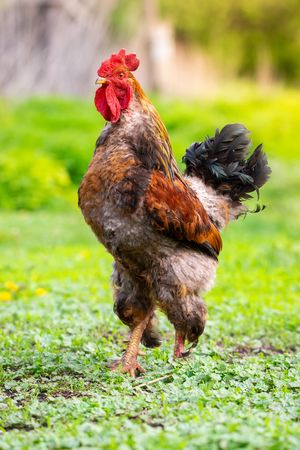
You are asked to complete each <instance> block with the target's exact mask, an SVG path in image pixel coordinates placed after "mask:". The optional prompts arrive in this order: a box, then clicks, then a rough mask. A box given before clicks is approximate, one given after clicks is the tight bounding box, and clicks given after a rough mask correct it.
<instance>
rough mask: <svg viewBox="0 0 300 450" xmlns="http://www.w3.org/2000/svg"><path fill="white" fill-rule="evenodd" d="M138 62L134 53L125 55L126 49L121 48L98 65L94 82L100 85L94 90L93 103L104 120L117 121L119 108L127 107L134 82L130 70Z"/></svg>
mask: <svg viewBox="0 0 300 450" xmlns="http://www.w3.org/2000/svg"><path fill="white" fill-rule="evenodd" d="M139 64H140V62H139V60H138V58H137V57H136V55H135V54H134V53H129V54H127V55H126V51H125V50H124V49H121V50H120V51H119V52H118V53H116V54H115V53H114V54H112V55H111V56H110V58H108V59H107V60H105V61H103V63H102V64H101V66H100V67H99V69H98V71H97V73H98V75H99V78H97V80H96V84H100V85H101V87H99V88H98V89H97V91H96V94H95V105H96V108H97V110H98V111H99V112H100V113H101V114H102V116H103V117H104V119H105V120H107V121H109V122H113V123H114V122H117V121H118V120H119V118H120V114H121V110H122V109H126V108H127V107H128V105H129V102H130V99H131V96H132V90H133V82H134V78H133V75H132V73H131V72H132V71H134V70H136V69H137V68H138V66H139Z"/></svg>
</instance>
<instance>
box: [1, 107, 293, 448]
mask: <svg viewBox="0 0 300 450" xmlns="http://www.w3.org/2000/svg"><path fill="white" fill-rule="evenodd" d="M282 101H283V100H282ZM290 101H291V102H292V99H290ZM55 102H56V101H55ZM55 102H53V103H51V102H50V104H49V108H48V107H47V108H46V107H45V108H46V109H45V116H46V118H47V120H46V119H45V117H44V119H43V118H42V117H40V119H39V120H40V128H37V131H36V130H34V127H33V125H32V126H31V125H29V122H30V120H31V119H30V117H31V116H30V114H29V116H26V117H25V118H24V121H25V122H26V123H27V126H25V125H24V126H23V125H22V126H21V130H23V131H22V133H25V134H26V133H27V137H26V136H25V135H24V142H25V141H27V142H29V143H30V142H31V144H30V145H31V146H32V147H33V144H32V142H33V141H32V139H33V140H34V139H37V135H38V134H40V135H41V136H42V138H41V139H42V141H40V143H39V146H41V147H40V148H41V151H43V148H44V147H43V142H45V140H46V136H47V133H48V136H49V139H50V142H51V139H53V140H54V141H55V136H54V135H53V133H54V131H55V132H56V130H57V133H58V135H60V134H61V136H63V135H64V133H65V137H64V139H66V135H68V138H67V139H69V141H70V142H73V141H72V139H71V133H73V137H74V133H75V136H77V135H78V136H79V135H80V134H81V132H80V127H81V126H82V124H83V122H84V121H83V119H82V118H83V115H84V114H85V113H84V112H82V111H84V110H85V106H82V104H80V103H78V107H77V109H75V112H76V114H79V116H80V117H81V118H80V120H79V119H78V120H79V121H78V129H76V131H74V130H73V128H72V127H69V128H68V126H67V124H68V120H69V118H71V116H72V117H73V115H72V114H71V110H70V111H69V115H68V113H66V116H64V113H63V110H68V108H69V107H70V105H72V104H73V103H72V102H71V103H70V102H69V101H63V100H57V103H55ZM64 102H65V106H64V107H62V109H61V110H60V108H61V105H63V104H64ZM272 102H273V100H271V103H272ZM274 102H275V100H274ZM43 104H44V103H43V102H42V101H36V100H34V101H32V103H30V101H29V102H28V103H27V105H38V107H36V106H33V109H35V108H37V109H38V110H39V111H40V110H41V109H40V108H41V107H42V105H43ZM221 104H222V102H221V101H218V102H217V103H215V104H214V105H207V108H206V110H207V111H208V113H207V117H206V122H205V123H206V125H205V126H208V127H209V128H210V125H207V124H209V122H211V127H213V125H214V124H216V123H221V125H222V124H223V122H222V121H224V123H225V121H226V118H230V120H231V118H233V116H235V115H238V112H239V106H238V104H236V105H235V102H234V101H233V105H232V106H231V107H230V106H228V105H229V102H228V103H226V104H224V106H223V108H224V109H223V112H222V111H221V109H222V108H221V106H220V105H221ZM84 105H85V103H84ZM173 105H175V103H173ZM176 105H177V104H176ZM216 105H219V106H216ZM272 105H273V106H272V107H273V108H274V105H275V103H272ZM31 107H32V106H31ZM176 107H177V108H178V110H177V114H175V112H174V108H175V106H174V108H172V109H168V101H165V102H164V103H163V108H162V109H163V114H165V113H166V114H167V115H168V117H169V119H168V124H169V128H170V131H171V134H172V137H173V140H174V141H175V143H176V148H177V145H178V142H179V141H180V139H181V137H180V133H179V131H178V130H179V129H178V130H177V125H178V124H177V125H176V123H175V122H176V121H178V120H179V119H178V116H180V114H181V123H182V124H187V129H186V130H185V131H183V135H185V134H186V135H188V136H192V133H193V132H195V133H196V128H193V127H194V125H192V124H191V121H190V120H189V114H191V113H190V112H189V111H188V110H187V109H184V106H183V105H181V106H176ZM220 108H221V109H220ZM227 108H228V110H227ZM230 108H232V109H230ZM235 108H236V109H235ZM247 108H248V107H247ZM247 108H246V107H245V109H244V110H243V109H241V111H244V112H242V115H243V114H246V113H245V111H246V109H247ZM256 108H257V106H256ZM265 109H266V110H267V109H268V108H267V106H265ZM254 110H255V108H254V107H253V110H252V112H251V113H250V112H249V108H248V109H247V111H248V113H247V114H248V115H249V118H251V117H252V120H253V121H255V120H257V119H256V118H255V114H254ZM263 110H264V108H263V107H261V108H259V117H260V118H262V117H263ZM73 111H74V110H73ZM180 111H181V112H180ZM227 111H228V112H227ZM268 111H271V106H270V108H269V110H268ZM276 111H277V110H275V111H273V112H272V114H273V116H272V117H274V116H276V114H278V117H279V113H278V112H276ZM27 112H28V109H27ZM290 113H291V111H289V114H290ZM34 114H35V113H33V115H34ZM199 114H200V116H199V117H200V119H201V120H202V118H204V116H205V114H204V113H202V112H199ZM265 114H266V117H267V112H265ZM51 115H52V119H51V117H50V116H51ZM172 115H173V117H174V119H173V122H172V120H171V117H172ZM213 116H214V117H215V120H214V121H213ZM58 117H61V118H62V119H63V122H62V123H61V122H60V120H59V119H58ZM244 118H246V117H244V116H243V120H244ZM37 119H38V115H36V117H35V118H34V119H32V124H33V123H36V120H37ZM48 119H49V123H48ZM10 120H13V119H12V117H10V116H9V114H8V115H7V117H6V121H7V123H6V125H5V126H8V125H9V124H8V122H9V121H10ZM201 120H200V122H201ZM203 120H204V119H203ZM51 121H53V122H51ZM241 121H242V120H241ZM278 121H279V119H278ZM95 122H96V120H95ZM97 122H98V118H97ZM213 122H214V124H213ZM85 123H86V129H85V127H84V126H83V131H82V135H83V136H84V135H85V132H87V133H88V134H91V135H92V134H93V140H95V139H94V138H95V130H97V129H98V126H97V124H96V123H92V124H91V121H90V115H89V113H88V114H87V118H86V122H85ZM172 123H173V126H172ZM194 123H195V121H194ZM246 123H247V121H246ZM263 123H264V122H263V121H262V123H258V122H257V127H258V128H255V129H254V131H255V134H257V135H258V136H264V134H263V132H260V130H261V129H262V128H261V129H260V128H259V126H261V127H263ZM51 124H52V125H51ZM247 125H248V123H247ZM250 125H251V124H250ZM250 125H249V127H250ZM22 127H23V128H22ZM45 127H46V128H47V127H50V128H51V127H52V129H53V133H52V134H51V132H50V131H49V130H48V131H45ZM190 127H191V128H190ZM272 127H273V128H274V134H275V135H276V134H277V135H280V139H282V145H281V147H280V149H279V150H278V151H279V153H280V154H279V153H278V155H277V157H276V155H275V151H272V150H271V151H270V153H271V155H272V156H273V159H272V167H273V172H274V173H273V176H272V179H271V180H270V182H269V184H268V185H267V186H266V188H265V189H264V190H263V194H262V200H261V202H264V203H266V204H267V205H268V207H267V209H266V210H265V211H264V212H262V213H261V214H257V215H255V214H253V215H249V216H248V217H247V218H246V219H245V220H243V219H240V220H239V221H238V222H235V223H232V224H230V226H229V227H228V229H227V230H225V232H224V234H223V238H224V250H223V252H222V255H221V258H220V265H219V269H218V276H217V283H216V286H215V288H214V289H213V290H212V291H211V292H210V293H209V294H208V295H207V296H206V302H207V304H208V308H209V320H208V324H207V328H206V331H205V334H204V335H203V337H202V338H201V341H200V344H199V346H198V348H197V349H196V351H195V353H194V354H193V356H192V357H191V358H189V359H188V360H186V361H177V362H174V361H173V360H172V345H173V330H172V327H171V326H170V324H169V323H168V321H167V320H166V319H165V318H164V317H163V316H162V315H160V327H161V330H162V333H163V337H164V342H163V344H162V346H161V347H160V348H159V349H155V350H147V351H146V355H145V356H144V357H140V361H141V363H142V365H143V366H144V367H145V368H146V369H147V373H146V374H145V375H143V376H142V377H139V378H138V379H136V380H134V381H133V380H132V379H130V378H129V377H128V376H123V375H121V374H119V373H112V372H110V371H109V370H108V369H107V367H106V364H107V362H108V361H110V360H111V359H113V358H115V357H116V356H118V355H120V353H121V350H122V348H123V346H124V343H123V340H124V338H125V337H126V329H125V327H124V326H123V325H122V324H121V323H120V322H119V321H118V319H117V318H116V316H114V314H113V312H112V298H111V290H110V280H109V277H110V273H111V263H112V260H111V257H110V256H109V255H108V254H107V253H106V252H105V250H104V249H103V248H102V247H101V246H100V245H98V244H97V242H96V240H95V238H94V237H93V235H92V233H91V232H90V230H89V229H88V227H87V226H86V225H85V223H84V222H83V219H82V218H81V216H80V214H79V212H78V211H77V210H72V209H71V210H69V211H68V212H64V213H63V212H49V211H48V212H47V211H40V212H35V213H28V212H24V211H23V212H22V211H20V212H4V211H2V212H0V252H1V260H0V449H1V450H8V449H9V450H10V449H16V450H17V449H22V450H23V449H26V450H27V449H28V450H29V449H30V450H31V449H40V450H44V449H67V448H70V449H75V448H83V449H84V448H93V449H100V448H103V449H124V450H125V449H138V450H139V449H146V450H147V449H151V450H152V449H154V448H158V449H171V448H176V449H199V448H201V449H202V448H203V449H209V450H211V449H212V450H214V449H241V448H246V449H274V450H275V449H278V450H279V449H280V450H281V449H297V448H300V427H299V414H300V406H299V405H300V396H299V388H300V378H299V369H300V358H299V348H300V304H299V293H300V282H299V257H300V242H299V228H300V212H299V208H298V205H299V192H300V181H299V175H298V174H299V163H298V162H297V154H296V149H295V148H294V147H293V145H294V144H293V143H294V140H293V138H292V137H291V134H292V133H289V134H287V139H286V141H285V140H284V132H283V130H281V132H280V131H278V127H276V126H275V124H273V122H272ZM62 128H65V131H64V132H63V131H62ZM7 129H8V128H6V130H7ZM192 129H194V131H193V132H192ZM257 130H259V132H258V131H257ZM92 132H93V133H92ZM293 132H294V135H296V130H295V131H293ZM18 133H21V131H20V130H19V131H18V132H17V133H16V135H14V136H12V137H11V141H12V140H14V139H15V140H16V142H15V148H18V146H19V145H20V142H21V141H20V140H19V141H18V139H20V134H19V135H18ZM22 133H21V134H22ZM280 133H281V134H280ZM69 134H70V135H69ZM4 135H5V133H4V134H2V142H4V137H5V136H4ZM30 136H31V138H30ZM32 136H33V137H34V138H33V137H32ZM86 136H87V135H86ZM268 136H269V139H270V141H269V142H271V132H269V134H268ZM6 138H7V139H8V136H6ZM81 139H82V147H83V142H84V138H83V137H82V138H81ZM91 139H92V138H91ZM298 139H299V138H298ZM11 141H9V142H11ZM52 142H53V141H52ZM80 142H81V141H80ZM188 142H189V141H185V143H184V145H185V144H187V143H188ZM11 145H12V144H11ZM49 145H50V143H49ZM73 145H75V144H74V143H73ZM274 145H275V141H274ZM79 147H80V148H81V144H80V146H79ZM87 148H88V149H87V152H89V154H90V153H91V150H92V148H91V145H89V144H87ZM178 148H179V145H178ZM181 148H182V147H181ZM283 149H285V150H283ZM66 151H67V148H66ZM78 151H79V150H78ZM285 152H286V153H285ZM47 154H48V153H47ZM49 154H50V153H49ZM298 160H299V157H298ZM291 162H292V164H291ZM254 203H255V202H254Z"/></svg>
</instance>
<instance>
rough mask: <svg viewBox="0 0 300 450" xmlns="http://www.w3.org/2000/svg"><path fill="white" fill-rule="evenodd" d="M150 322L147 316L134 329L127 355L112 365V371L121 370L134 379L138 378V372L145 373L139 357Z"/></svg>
mask: <svg viewBox="0 0 300 450" xmlns="http://www.w3.org/2000/svg"><path fill="white" fill-rule="evenodd" d="M148 321H149V316H147V317H146V318H145V319H144V320H143V321H142V322H140V323H139V324H138V325H136V326H135V327H133V329H132V332H131V335H130V338H129V343H128V346H127V348H126V350H125V353H124V355H123V356H122V357H121V358H120V359H118V360H116V361H114V362H113V363H112V364H111V369H112V370H116V369H118V368H120V370H121V372H122V373H125V372H128V373H130V375H131V376H132V377H135V376H136V372H145V370H144V369H143V368H142V367H141V366H140V365H139V363H138V361H137V356H138V354H139V347H140V342H141V339H142V335H143V332H144V330H145V328H146V326H147V323H148Z"/></svg>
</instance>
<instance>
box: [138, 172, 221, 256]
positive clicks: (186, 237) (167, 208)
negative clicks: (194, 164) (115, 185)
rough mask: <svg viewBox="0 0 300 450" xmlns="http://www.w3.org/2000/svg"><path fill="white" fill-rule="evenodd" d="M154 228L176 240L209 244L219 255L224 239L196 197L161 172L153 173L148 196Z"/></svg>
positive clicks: (147, 192)
mask: <svg viewBox="0 0 300 450" xmlns="http://www.w3.org/2000/svg"><path fill="white" fill-rule="evenodd" d="M145 206H146V209H147V212H148V214H149V217H150V220H151V223H152V225H153V226H154V227H155V228H156V229H157V230H159V231H160V232H162V233H164V234H166V235H168V236H172V237H173V238H175V239H177V240H183V241H189V242H191V243H194V244H199V245H202V244H206V245H207V244H208V245H210V246H211V247H212V249H213V250H214V252H215V253H216V254H217V255H218V254H219V252H220V250H221V248H222V240H221V236H220V234H219V232H218V230H217V229H216V227H215V226H214V225H213V223H212V222H211V221H210V219H209V217H208V215H207V213H206V211H205V209H204V207H203V205H202V204H201V202H200V201H199V200H198V198H197V197H196V195H195V194H194V193H193V191H191V190H190V189H188V188H187V187H186V186H185V185H184V184H183V183H182V182H181V180H178V179H177V180H175V181H174V182H172V181H171V180H169V179H168V178H166V177H165V176H164V175H163V174H162V173H161V172H159V171H154V172H153V173H152V176H151V179H150V183H149V185H148V189H147V191H146V194H145Z"/></svg>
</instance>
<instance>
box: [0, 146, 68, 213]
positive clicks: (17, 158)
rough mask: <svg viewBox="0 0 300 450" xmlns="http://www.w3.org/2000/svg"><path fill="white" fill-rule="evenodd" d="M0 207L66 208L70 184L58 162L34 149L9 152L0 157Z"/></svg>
mask: <svg viewBox="0 0 300 450" xmlns="http://www.w3.org/2000/svg"><path fill="white" fill-rule="evenodd" d="M0 173H1V181H0V198H1V206H2V208H7V209H27V210H35V209H39V208H43V207H59V206H65V202H64V200H67V198H68V197H70V191H71V190H70V187H71V182H70V178H69V175H68V173H67V171H66V170H65V168H64V167H63V166H62V165H61V164H59V162H58V161H56V160H54V159H52V158H50V157H47V156H46V155H39V154H36V153H35V152H34V151H33V150H27V149H22V150H20V149H16V150H8V151H6V152H3V153H2V154H1V155H0Z"/></svg>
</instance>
